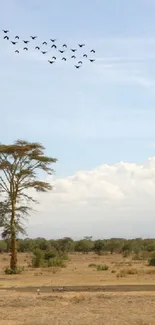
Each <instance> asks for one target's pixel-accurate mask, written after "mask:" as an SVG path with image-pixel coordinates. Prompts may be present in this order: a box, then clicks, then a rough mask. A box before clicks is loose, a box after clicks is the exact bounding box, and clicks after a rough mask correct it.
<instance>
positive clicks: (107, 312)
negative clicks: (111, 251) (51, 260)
mask: <svg viewBox="0 0 155 325" xmlns="http://www.w3.org/2000/svg"><path fill="white" fill-rule="evenodd" d="M8 264H9V256H7V255H0V285H1V287H4V286H13V285H17V286H26V285H31V286H33V285H34V286H35V285H37V286H39V287H40V286H42V285H58V286H61V285H104V284H149V283H150V284H155V267H148V266H147V265H146V264H147V263H146V262H145V261H136V260H134V261H133V260H132V257H131V259H129V258H123V257H122V256H120V255H113V256H111V255H106V256H97V255H93V254H88V255H83V254H75V255H74V254H72V255H70V259H69V261H68V263H67V267H66V268H65V269H64V268H63V269H59V268H50V269H32V268H29V267H28V265H29V264H30V256H29V255H27V254H19V264H20V266H24V267H25V271H24V272H23V273H22V274H20V275H11V276H9V275H5V274H4V267H6V266H8ZM90 264H96V265H104V264H106V265H108V267H109V269H108V270H107V271H106V272H98V271H97V270H96V267H89V265H90ZM118 274H119V275H120V276H118ZM154 311H155V293H132V294H131V293H110V294H109V293H65V292H61V293H59V294H56V293H55V294H54V293H49V294H43V293H42V292H41V294H40V295H37V294H36V293H17V292H15V291H5V290H1V291H0V325H61V324H63V325H65V324H66V325H69V324H70V325H82V324H85V325H94V324H97V325H102V324H104V325H128V324H130V325H153V324H154V325H155V320H154Z"/></svg>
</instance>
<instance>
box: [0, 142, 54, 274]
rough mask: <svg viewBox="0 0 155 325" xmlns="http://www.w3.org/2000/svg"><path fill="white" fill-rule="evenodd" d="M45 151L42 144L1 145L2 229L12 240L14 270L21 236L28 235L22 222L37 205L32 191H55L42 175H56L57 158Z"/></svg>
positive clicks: (0, 218) (0, 192)
mask: <svg viewBox="0 0 155 325" xmlns="http://www.w3.org/2000/svg"><path fill="white" fill-rule="evenodd" d="M44 151H45V148H44V147H43V145H42V144H40V143H38V142H32V143H30V142H28V141H22V140H17V141H15V142H14V143H13V144H11V145H5V144H0V194H1V203H0V226H1V227H3V228H4V231H3V236H4V237H5V236H10V239H11V261H10V268H12V269H15V268H16V266H17V253H16V251H17V249H16V237H17V233H23V232H24V228H23V226H22V225H21V219H22V218H23V217H24V216H27V215H28V214H29V213H30V211H31V209H32V207H31V206H30V202H35V203H36V202H37V201H36V200H35V199H34V197H33V196H32V194H30V193H29V190H30V189H34V190H36V191H38V192H47V191H50V190H52V185H51V184H50V183H49V182H45V181H43V180H41V179H40V178H39V175H38V174H39V173H40V174H41V176H42V172H43V173H46V174H48V175H52V174H53V168H52V167H51V165H52V164H53V163H56V161H57V159H56V158H52V157H48V156H46V155H45V154H44ZM38 171H39V173H38Z"/></svg>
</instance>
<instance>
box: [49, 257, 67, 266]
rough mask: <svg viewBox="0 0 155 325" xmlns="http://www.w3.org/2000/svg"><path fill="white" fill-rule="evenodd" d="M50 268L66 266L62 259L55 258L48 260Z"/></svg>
mask: <svg viewBox="0 0 155 325" xmlns="http://www.w3.org/2000/svg"><path fill="white" fill-rule="evenodd" d="M48 267H66V265H65V263H64V261H63V260H62V259H61V258H60V257H54V258H50V259H49V260H48Z"/></svg>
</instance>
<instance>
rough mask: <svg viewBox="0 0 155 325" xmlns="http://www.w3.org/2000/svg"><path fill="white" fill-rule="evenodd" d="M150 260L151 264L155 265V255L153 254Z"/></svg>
mask: <svg viewBox="0 0 155 325" xmlns="http://www.w3.org/2000/svg"><path fill="white" fill-rule="evenodd" d="M148 262H149V266H155V255H154V256H152V257H151V258H150V260H149V261H148Z"/></svg>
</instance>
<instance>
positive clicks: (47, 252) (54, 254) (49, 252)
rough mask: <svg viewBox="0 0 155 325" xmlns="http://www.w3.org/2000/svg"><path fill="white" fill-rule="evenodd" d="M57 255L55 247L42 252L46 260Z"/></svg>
mask: <svg viewBox="0 0 155 325" xmlns="http://www.w3.org/2000/svg"><path fill="white" fill-rule="evenodd" d="M57 255H58V252H57V251H56V250H55V249H53V250H50V251H46V252H45V254H44V259H45V260H46V261H48V260H49V259H50V258H55V257H56V256H57Z"/></svg>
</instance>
